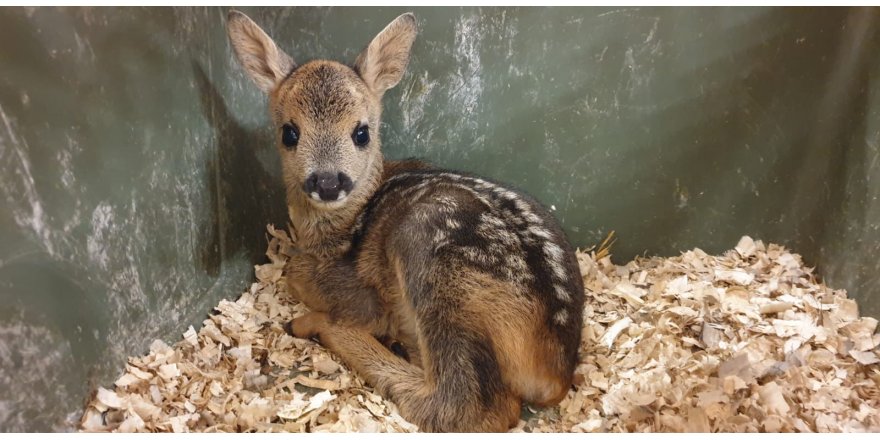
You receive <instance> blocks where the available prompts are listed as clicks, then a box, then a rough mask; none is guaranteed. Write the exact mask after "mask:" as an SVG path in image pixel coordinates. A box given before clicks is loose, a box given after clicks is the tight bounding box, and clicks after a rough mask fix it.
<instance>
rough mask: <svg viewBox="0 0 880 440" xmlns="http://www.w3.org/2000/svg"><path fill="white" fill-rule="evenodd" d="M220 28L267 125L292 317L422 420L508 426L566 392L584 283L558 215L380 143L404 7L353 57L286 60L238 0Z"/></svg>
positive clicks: (401, 49) (455, 427)
mask: <svg viewBox="0 0 880 440" xmlns="http://www.w3.org/2000/svg"><path fill="white" fill-rule="evenodd" d="M227 31H228V34H229V39H230V41H231V44H232V47H233V49H234V52H235V55H236V57H237V58H238V60H239V62H240V63H241V65H242V66H243V67H244V70H245V71H246V72H247V73H248V74H249V75H250V77H251V79H252V80H253V81H254V82H255V83H256V84H257V86H259V88H260V89H262V90H263V91H264V92H265V93H267V94H268V96H269V114H270V117H271V120H272V123H273V124H274V128H273V129H274V130H276V132H277V145H278V152H279V154H280V158H281V164H282V170H283V177H284V184H285V187H286V191H287V204H288V208H289V212H290V221H291V225H292V229H293V232H294V234H295V235H296V246H297V247H298V252H299V253H298V254H297V255H295V256H294V257H293V258H291V260H290V262H289V263H288V265H287V267H286V268H285V277H286V278H285V279H286V283H287V286H288V288H289V290H290V291H291V294H292V295H293V296H294V297H295V298H297V299H298V300H300V301H302V302H303V303H304V304H306V305H307V306H308V307H309V309H310V312H309V313H308V314H306V315H304V316H302V317H300V318H296V319H294V320H293V321H291V322H290V323H288V327H287V329H288V331H289V332H291V333H292V334H293V335H294V336H296V337H300V338H314V337H317V339H318V341H319V342H320V343H321V344H322V345H324V346H325V347H327V348H328V349H329V350H331V351H333V352H335V353H336V354H337V355H338V356H340V357H341V358H342V359H343V361H344V362H345V363H347V364H348V365H349V366H350V367H351V368H353V369H354V370H355V371H356V372H357V373H358V374H359V375H360V376H361V377H363V378H364V379H365V380H366V381H367V382H368V383H370V384H371V385H373V386H374V387H375V388H376V389H377V391H378V392H379V393H381V394H382V395H383V396H385V397H386V398H388V399H390V400H392V401H393V402H395V403H396V404H397V406H398V408H399V409H400V412H401V415H403V416H404V417H405V418H407V419H408V420H409V421H410V422H412V423H415V424H416V425H418V426H419V427H420V429H422V430H425V431H503V430H507V429H509V428H510V427H513V426H515V425H516V424H517V422H518V421H519V414H520V410H521V404H522V402H523V401H526V402H530V403H534V404H536V405H540V406H547V405H555V404H556V403H558V402H559V401H560V400H562V398H563V397H564V396H565V395H566V393H567V392H568V390H569V388H570V387H571V383H572V378H573V373H574V368H575V366H576V364H577V357H578V347H579V345H580V340H581V328H582V325H583V322H582V312H581V311H582V307H583V302H584V290H583V279H582V278H581V274H580V272H579V269H578V264H577V260H576V257H575V254H574V252H573V250H572V248H571V245H570V244H569V243H568V241H567V238H566V237H565V234H564V232H563V231H562V229H561V228H560V226H559V225H558V223H557V222H556V220H555V219H554V218H553V217H552V216H551V215H550V213H549V212H548V211H547V209H546V208H544V207H543V206H541V205H540V204H539V203H538V202H537V201H535V200H534V199H532V198H531V197H529V196H527V195H525V194H523V193H520V192H517V191H513V190H511V189H508V188H505V187H504V186H502V185H499V184H497V183H495V182H492V181H490V180H488V179H483V178H480V177H477V176H472V175H468V174H463V173H458V172H452V171H446V170H441V169H437V168H434V167H432V166H430V165H428V164H426V163H424V162H420V161H416V160H404V161H386V160H384V159H383V156H382V152H381V148H380V144H381V143H380V137H379V127H380V123H379V121H380V116H381V112H382V105H381V98H382V95H383V93H384V92H385V91H386V90H388V89H390V88H392V87H394V86H395V85H397V83H398V82H399V81H400V80H401V77H402V76H403V73H404V70H405V69H406V66H407V64H408V62H409V53H410V48H411V47H412V44H413V41H414V40H415V36H416V33H417V27H416V19H415V17H414V16H413V15H412V14H409V13H407V14H403V15H401V16H399V17H397V18H396V19H395V20H394V21H392V22H391V23H390V24H389V25H388V26H387V27H385V29H383V30H382V31H381V32H380V33H379V34H378V35H377V36H376V37H375V38H374V39H373V40H372V41H371V42H370V44H369V45H368V46H367V48H366V49H365V50H364V51H363V52H362V53H361V54H360V55H359V56H358V57H357V60H356V61H355V62H354V64H353V65H351V66H348V65H344V64H341V63H337V62H333V61H326V60H314V61H309V62H307V63H304V64H301V65H297V64H296V63H295V62H294V60H293V59H292V58H291V57H290V56H288V55H287V54H285V53H284V52H283V51H282V50H281V49H279V48H278V46H277V45H276V44H275V42H274V41H273V40H272V39H271V38H270V37H269V36H268V35H266V33H265V32H264V31H263V30H262V29H261V28H260V27H259V26H257V25H256V24H255V23H254V22H253V21H252V20H251V19H250V18H248V17H247V16H246V15H244V14H243V13H241V12H238V11H230V13H229V15H228V18H227ZM385 340H395V341H399V343H400V344H401V345H402V346H403V348H404V350H403V351H404V352H405V353H402V355H401V356H398V355H396V354H395V353H394V352H392V351H391V350H389V348H388V347H387V346H386V345H385V344H383V343H382V342H380V341H385ZM403 355H405V357H408V360H407V359H405V358H404V356H403Z"/></svg>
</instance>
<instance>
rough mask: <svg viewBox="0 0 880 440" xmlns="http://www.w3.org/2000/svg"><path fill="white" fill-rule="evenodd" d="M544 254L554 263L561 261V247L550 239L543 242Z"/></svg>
mask: <svg viewBox="0 0 880 440" xmlns="http://www.w3.org/2000/svg"><path fill="white" fill-rule="evenodd" d="M544 254H545V255H547V257H548V258H550V259H551V260H553V261H555V262H556V263H560V264H561V263H562V248H561V247H559V246H558V245H557V244H556V243H553V242H552V241H548V242H546V243H544Z"/></svg>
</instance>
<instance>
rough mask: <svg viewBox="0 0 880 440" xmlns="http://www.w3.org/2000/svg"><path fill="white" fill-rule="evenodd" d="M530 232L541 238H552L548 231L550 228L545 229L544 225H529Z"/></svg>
mask: <svg viewBox="0 0 880 440" xmlns="http://www.w3.org/2000/svg"><path fill="white" fill-rule="evenodd" d="M529 232H530V233H531V234H532V235H534V236H536V237H540V238H543V239H545V240H549V239H550V231H548V230H546V229H544V228H542V227H540V226H531V227H529Z"/></svg>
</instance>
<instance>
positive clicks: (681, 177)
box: [0, 8, 880, 431]
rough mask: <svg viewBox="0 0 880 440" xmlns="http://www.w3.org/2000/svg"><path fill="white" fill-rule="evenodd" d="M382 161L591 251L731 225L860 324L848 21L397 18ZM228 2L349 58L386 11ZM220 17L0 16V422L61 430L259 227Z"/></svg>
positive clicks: (821, 13) (262, 117) (672, 245)
mask: <svg viewBox="0 0 880 440" xmlns="http://www.w3.org/2000/svg"><path fill="white" fill-rule="evenodd" d="M408 9H409V10H414V11H415V12H416V14H417V16H418V17H419V22H420V26H421V35H420V37H419V39H418V40H417V42H416V43H415V46H414V53H413V58H412V63H411V64H410V68H409V71H408V73H407V74H406V76H405V77H404V79H403V81H402V82H401V84H400V85H399V86H398V87H397V88H396V89H394V90H392V91H391V92H390V93H388V94H387V95H386V99H385V102H386V113H385V125H384V126H383V127H382V133H383V136H384V142H385V148H386V152H387V154H388V155H389V156H390V157H398V158H399V157H405V156H420V157H425V158H428V159H431V160H433V161H434V162H436V163H439V164H442V165H444V166H447V167H452V168H458V169H463V170H468V171H473V172H477V173H481V174H485V175H487V176H491V177H494V178H496V179H499V180H502V181H506V182H509V183H511V184H514V185H515V186H518V187H521V188H523V189H525V190H527V191H529V192H531V193H533V194H534V195H535V196H537V197H538V198H539V199H540V200H542V201H543V202H544V203H546V204H547V205H552V206H553V208H554V209H555V213H556V214H557V215H558V217H559V218H560V219H561V220H562V222H563V223H564V226H565V228H566V230H567V231H568V233H569V234H570V236H571V238H572V240H573V241H574V242H575V243H576V244H578V245H581V246H588V245H591V244H593V243H595V242H596V241H598V240H600V239H601V238H602V237H604V236H605V234H606V233H607V232H608V231H610V230H612V229H613V230H616V231H617V235H618V236H619V238H620V239H619V241H618V242H617V244H616V246H615V248H614V252H615V259H616V260H617V261H618V262H624V261H626V260H628V259H630V258H632V257H633V256H635V255H637V254H649V255H654V254H659V255H673V254H676V253H677V252H679V251H680V250H685V249H689V248H692V247H695V246H698V247H700V248H702V249H704V250H706V251H708V252H719V251H722V250H724V249H729V248H731V247H732V246H733V245H734V244H735V243H736V241H737V240H738V239H739V237H740V236H741V235H743V234H750V235H752V236H753V237H755V238H761V239H763V240H765V241H773V242H779V243H783V244H786V245H788V246H790V247H792V248H793V249H795V250H796V251H798V252H800V253H802V254H803V255H804V256H805V258H806V260H807V262H808V263H810V264H814V265H817V266H818V268H819V272H820V273H821V274H822V275H824V276H825V277H826V279H827V281H828V282H829V283H830V284H831V285H833V286H835V287H841V288H846V289H848V290H849V291H850V294H851V295H853V296H855V297H856V298H857V299H858V300H859V302H860V304H861V306H862V311H863V313H866V314H872V315H874V316H877V315H878V314H880V301H878V300H877V298H876V297H875V296H874V294H875V291H876V290H877V288H878V286H880V263H878V258H877V256H878V248H880V244H878V239H880V202H878V200H877V197H878V195H880V185H878V184H877V180H878V179H880V168H878V153H880V151H878V144H880V70H878V69H880V35H878V30H877V29H878V24H880V23H878V11H877V10H876V9H846V8H821V9H820V8H814V9H771V8H766V9H764V8H759V9H755V8H727V9H720V8H408ZM244 10H245V11H246V12H247V13H248V14H249V15H251V16H252V17H253V18H254V19H255V20H256V21H257V22H258V23H260V24H261V25H263V26H264V28H265V29H266V30H267V31H268V32H269V33H270V34H271V35H272V36H274V37H275V38H276V39H277V40H278V41H279V43H280V45H281V46H282V47H283V48H284V49H285V50H287V51H288V52H289V53H290V54H291V55H293V56H294V58H296V59H297V60H299V61H305V60H308V59H311V58H318V57H322V58H333V59H343V60H347V61H352V60H353V59H354V57H355V56H356V55H357V53H358V52H359V50H360V49H361V48H362V47H363V46H364V45H365V44H366V43H367V42H368V41H369V39H370V38H371V37H372V36H373V35H374V34H375V33H376V32H378V31H379V30H380V29H381V28H382V27H384V25H385V24H386V23H387V22H388V21H390V20H391V19H392V18H394V17H395V16H396V15H397V14H399V13H401V12H403V11H405V10H407V8H332V9H326V8H321V9H316V8H293V9H248V8H244ZM224 17H225V9H222V8H208V9H188V8H187V9H184V8H180V9H167V8H165V9H158V8H157V9H140V8H106V9H101V8H99V9H80V8H69V9H54V8H2V9H0V195H2V197H0V430H2V431H21V430H67V429H71V428H70V425H68V424H67V423H66V419H75V418H76V417H77V414H76V412H77V410H79V408H80V406H81V404H82V401H83V399H84V396H85V395H86V393H87V392H88V390H89V388H90V386H91V385H94V384H103V385H109V384H110V383H111V382H112V380H113V378H114V377H115V376H116V375H117V374H118V372H119V371H120V369H121V367H122V365H123V362H124V359H125V357H126V356H127V355H130V354H140V353H142V352H143V351H144V350H145V349H146V348H147V346H148V345H149V342H150V341H151V340H153V339H154V338H165V339H166V340H176V339H178V338H179V335H180V333H182V332H183V331H184V330H185V329H186V327H187V326H188V325H189V324H198V323H200V322H201V320H202V318H203V317H204V316H205V315H206V313H208V311H209V310H210V309H211V307H212V306H213V305H214V304H216V303H217V302H218V300H219V299H221V298H234V297H236V296H237V294H238V292H239V291H240V290H241V289H243V288H244V287H245V286H246V285H247V284H248V282H249V281H250V280H251V279H252V264H254V263H255V262H259V261H260V260H261V258H262V252H263V250H264V249H265V240H264V225H265V224H266V223H267V222H274V223H276V224H279V225H280V224H283V222H284V216H285V211H284V208H283V194H282V192H281V188H280V181H279V167H278V165H277V163H276V161H275V154H276V153H275V151H274V149H273V147H272V146H271V141H270V138H269V134H270V131H269V129H268V127H267V125H266V123H267V117H266V110H265V105H266V104H265V100H264V98H263V96H262V95H261V94H260V92H259V91H258V90H257V89H256V87H254V86H253V85H252V84H251V83H250V81H249V80H248V79H247V78H246V77H245V76H244V74H243V72H242V71H241V69H240V68H238V66H237V65H236V64H235V63H234V61H233V59H232V56H231V52H230V48H229V44H228V42H227V40H226V36H225V31H224Z"/></svg>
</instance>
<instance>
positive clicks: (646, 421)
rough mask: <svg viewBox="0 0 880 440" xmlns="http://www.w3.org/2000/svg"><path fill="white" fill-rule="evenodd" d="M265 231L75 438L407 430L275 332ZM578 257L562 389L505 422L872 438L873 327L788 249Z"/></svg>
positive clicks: (90, 414) (320, 355)
mask: <svg viewBox="0 0 880 440" xmlns="http://www.w3.org/2000/svg"><path fill="white" fill-rule="evenodd" d="M268 232H269V236H270V242H269V249H268V251H267V256H268V257H269V261H270V262H269V263H267V264H264V265H260V266H256V268H255V274H256V277H257V282H256V283H254V284H253V285H252V286H251V287H250V288H249V289H248V290H247V291H245V292H244V293H243V294H242V295H241V297H240V298H238V299H237V300H236V301H226V300H224V301H221V302H220V304H218V306H217V308H216V310H215V311H216V314H213V315H211V316H210V317H209V318H208V319H206V320H205V321H204V323H203V325H202V326H201V328H200V329H199V330H198V331H196V330H195V329H194V328H193V327H189V328H188V329H187V330H186V331H185V332H184V333H183V334H182V339H181V340H180V341H179V342H177V343H175V344H174V345H173V346H169V345H168V344H166V343H164V342H162V341H155V342H154V343H153V344H152V345H151V346H150V351H149V353H148V354H146V355H144V356H141V357H132V358H130V359H129V362H128V364H127V365H126V367H125V371H124V372H123V373H122V374H121V375H120V377H119V378H118V379H117V380H116V382H115V383H114V385H115V388H114V389H113V390H108V389H105V388H98V390H97V392H96V393H95V395H94V397H93V398H92V400H91V401H90V402H89V403H88V405H87V407H86V409H85V411H84V413H83V416H82V418H81V420H80V429H81V430H83V431H114V432H145V431H147V432H194V431H203V432H282V431H286V432H354V431H357V432H414V431H417V430H418V428H417V427H416V426H415V425H412V424H410V423H408V422H407V421H406V420H404V419H403V418H402V417H401V416H400V414H399V413H398V412H397V409H396V406H395V405H394V404H393V403H392V402H389V401H386V400H384V399H383V398H381V397H380V396H379V395H377V394H375V393H374V392H373V390H372V389H371V388H370V387H368V386H366V385H365V384H364V383H363V381H362V380H361V379H360V378H359V377H358V376H356V375H355V374H353V373H352V372H351V371H350V370H349V369H348V368H347V367H346V366H345V365H344V364H342V363H341V362H340V361H339V360H338V358H336V357H335V356H334V355H333V354H332V353H329V352H328V351H326V350H324V349H323V348H322V347H320V346H319V345H317V344H315V343H313V342H311V341H304V340H299V339H296V338H293V337H291V336H289V335H287V334H285V333H284V330H283V324H284V323H285V322H287V321H288V320H290V319H292V318H293V317H296V316H299V315H300V314H302V313H304V312H305V311H306V309H305V308H304V306H302V305H301V304H298V303H295V302H294V301H293V300H292V299H291V298H289V297H288V296H287V295H286V294H285V291H286V288H285V286H284V277H283V268H284V265H285V262H286V261H287V259H288V258H289V257H290V256H291V255H293V254H294V253H295V252H296V251H295V250H294V247H293V244H292V242H291V239H290V238H289V235H288V233H287V232H286V231H282V230H278V229H275V228H273V227H271V226H269V228H268ZM577 257H578V262H579V264H580V267H581V273H582V275H583V276H584V285H585V290H586V294H587V301H586V303H585V306H584V314H583V319H584V330H583V343H582V347H581V358H580V363H579V365H578V367H577V369H576V371H575V386H574V387H573V388H572V390H571V391H570V392H569V393H568V395H567V396H566V397H565V399H563V401H562V402H561V403H560V404H559V405H558V406H556V407H553V408H546V409H541V410H538V411H537V412H535V411H534V410H531V411H524V412H523V414H524V415H526V417H525V419H524V420H521V421H520V423H519V424H518V425H517V427H516V428H514V429H513V431H515V432H523V431H525V432H656V431H667V432H679V431H695V432H706V431H724V432H841V431H842V432H859V431H869V432H876V431H880V357H878V344H880V335H878V334H876V331H877V326H878V323H877V320H876V319H874V318H870V317H860V316H859V314H858V307H857V305H856V303H855V302H854V301H852V300H850V299H848V298H847V297H846V293H845V292H844V291H842V290H834V289H831V288H828V287H827V286H825V285H824V284H821V283H818V282H816V280H815V277H814V275H813V273H812V269H810V268H807V267H804V265H803V262H802V260H801V257H800V256H799V255H797V254H793V253H791V252H789V251H788V250H786V249H785V248H783V247H781V246H778V245H775V244H769V245H765V244H764V243H763V242H761V241H759V240H753V239H752V238H750V237H743V238H742V239H740V240H739V242H738V243H737V245H736V247H735V248H734V249H733V250H730V251H728V252H725V253H724V254H722V255H720V256H711V255H708V254H706V253H705V252H703V251H701V250H699V249H694V250H691V251H687V252H684V253H682V254H681V255H679V256H677V257H672V258H659V257H654V258H639V259H636V260H635V261H632V262H629V263H627V264H625V265H622V266H618V265H614V264H613V263H612V262H611V259H610V256H609V253H608V249H607V247H603V248H602V252H601V253H599V254H598V256H597V253H596V252H593V253H585V252H579V253H578V255H577Z"/></svg>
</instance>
